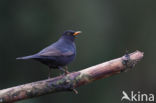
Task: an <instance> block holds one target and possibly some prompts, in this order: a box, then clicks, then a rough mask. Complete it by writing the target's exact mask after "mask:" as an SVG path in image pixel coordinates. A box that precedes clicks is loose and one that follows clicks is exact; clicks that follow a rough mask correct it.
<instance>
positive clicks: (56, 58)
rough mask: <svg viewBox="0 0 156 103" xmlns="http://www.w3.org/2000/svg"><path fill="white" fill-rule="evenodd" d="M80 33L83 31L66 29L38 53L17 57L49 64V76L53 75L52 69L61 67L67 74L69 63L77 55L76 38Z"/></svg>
mask: <svg viewBox="0 0 156 103" xmlns="http://www.w3.org/2000/svg"><path fill="white" fill-rule="evenodd" d="M80 33H81V31H74V30H66V31H65V32H64V33H63V34H62V36H61V37H60V38H59V39H58V40H57V41H56V42H55V43H53V44H51V45H49V46H48V47H46V48H44V49H42V50H41V51H39V52H37V53H36V54H33V55H29V56H24V57H18V58H16V59H17V60H28V59H33V60H36V61H39V62H41V63H42V64H45V65H47V66H48V68H49V73H48V78H50V77H51V76H50V75H51V69H59V70H61V71H63V72H64V74H65V75H66V74H68V73H69V71H68V67H67V65H68V64H70V63H71V62H72V61H73V60H74V59H75V57H76V45H75V39H76V38H77V36H78V34H80Z"/></svg>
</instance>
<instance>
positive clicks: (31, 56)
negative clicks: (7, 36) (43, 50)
mask: <svg viewBox="0 0 156 103" xmlns="http://www.w3.org/2000/svg"><path fill="white" fill-rule="evenodd" d="M33 58H35V55H30V56H24V57H18V58H16V59H17V60H21V59H23V60H26V59H33Z"/></svg>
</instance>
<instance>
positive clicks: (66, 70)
mask: <svg viewBox="0 0 156 103" xmlns="http://www.w3.org/2000/svg"><path fill="white" fill-rule="evenodd" d="M64 68H65V75H67V74H69V73H70V72H69V71H68V67H67V66H65V67H64Z"/></svg>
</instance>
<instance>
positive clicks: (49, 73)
mask: <svg viewBox="0 0 156 103" xmlns="http://www.w3.org/2000/svg"><path fill="white" fill-rule="evenodd" d="M48 71H49V72H48V79H49V78H50V75H51V68H50V67H49V68H48Z"/></svg>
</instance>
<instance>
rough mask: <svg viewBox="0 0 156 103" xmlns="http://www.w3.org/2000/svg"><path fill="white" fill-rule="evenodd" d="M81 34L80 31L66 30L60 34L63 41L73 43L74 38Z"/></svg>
mask: <svg viewBox="0 0 156 103" xmlns="http://www.w3.org/2000/svg"><path fill="white" fill-rule="evenodd" d="M80 33H81V31H73V30H67V31H65V32H64V33H63V34H62V37H63V38H64V39H68V40H72V41H74V40H75V38H76V37H77V36H78V35H79V34H80Z"/></svg>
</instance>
